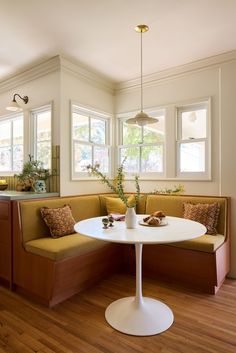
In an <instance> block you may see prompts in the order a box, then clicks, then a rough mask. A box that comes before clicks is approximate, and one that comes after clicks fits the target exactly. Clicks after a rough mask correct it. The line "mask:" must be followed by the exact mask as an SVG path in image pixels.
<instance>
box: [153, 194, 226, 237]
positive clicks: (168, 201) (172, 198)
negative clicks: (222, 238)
mask: <svg viewBox="0 0 236 353" xmlns="http://www.w3.org/2000/svg"><path fill="white" fill-rule="evenodd" d="M184 202H190V203H194V204H196V203H214V202H218V203H219V204H220V215H219V220H218V225H217V227H216V229H217V231H218V233H219V234H223V235H226V222H225V219H226V216H225V215H226V212H227V210H226V198H223V197H211V196H197V195H196V196H188V195H186V196H185V195H148V197H147V202H146V213H147V214H151V213H153V212H155V211H157V210H162V211H163V212H164V213H165V214H166V215H167V216H174V217H183V204H184Z"/></svg>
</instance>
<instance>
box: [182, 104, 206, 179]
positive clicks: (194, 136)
mask: <svg viewBox="0 0 236 353" xmlns="http://www.w3.org/2000/svg"><path fill="white" fill-rule="evenodd" d="M208 110H209V109H208V102H203V103H198V104H195V105H189V106H184V107H179V108H177V129H178V134H177V136H178V139H177V153H178V156H177V161H178V163H177V168H178V171H177V174H178V176H183V177H184V176H186V177H190V178H191V177H194V175H196V176H197V177H198V178H199V177H200V178H201V177H203V178H205V177H209V169H210V168H209V139H210V137H209V113H208Z"/></svg>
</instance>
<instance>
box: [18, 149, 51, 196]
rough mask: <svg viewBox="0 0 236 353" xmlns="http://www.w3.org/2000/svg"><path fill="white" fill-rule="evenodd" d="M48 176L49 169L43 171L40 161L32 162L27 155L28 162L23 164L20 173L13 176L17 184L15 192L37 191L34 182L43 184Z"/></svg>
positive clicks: (30, 156) (30, 157) (31, 157)
mask: <svg viewBox="0 0 236 353" xmlns="http://www.w3.org/2000/svg"><path fill="white" fill-rule="evenodd" d="M49 176H50V172H49V169H45V168H44V167H43V163H42V162H41V161H39V160H34V159H33V156H32V155H29V160H28V161H27V162H25V163H24V165H23V169H22V172H21V173H19V174H15V177H16V178H17V179H18V182H19V183H18V184H17V186H16V189H17V191H30V190H34V191H37V190H36V182H38V181H39V180H41V181H44V182H45V181H46V180H47V179H48V178H49ZM43 192H45V191H43Z"/></svg>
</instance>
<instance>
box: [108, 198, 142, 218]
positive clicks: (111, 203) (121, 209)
mask: <svg viewBox="0 0 236 353" xmlns="http://www.w3.org/2000/svg"><path fill="white" fill-rule="evenodd" d="M134 201H135V199H134V195H131V196H129V197H128V204H129V205H132V204H133V203H134ZM106 208H107V214H111V213H119V214H125V212H126V206H125V204H124V202H123V201H122V200H121V199H119V198H118V197H117V198H116V197H106Z"/></svg>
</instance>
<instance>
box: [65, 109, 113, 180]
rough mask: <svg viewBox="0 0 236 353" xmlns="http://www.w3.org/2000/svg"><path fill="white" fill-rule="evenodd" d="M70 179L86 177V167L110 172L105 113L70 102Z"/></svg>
mask: <svg viewBox="0 0 236 353" xmlns="http://www.w3.org/2000/svg"><path fill="white" fill-rule="evenodd" d="M71 111H72V121H71V128H72V131H71V135H72V179H78V178H88V172H87V169H86V167H87V166H88V165H92V166H95V165H96V164H97V163H99V165H100V170H101V172H102V173H104V174H107V175H109V174H110V169H111V168H110V159H111V158H110V154H111V151H110V136H109V134H110V122H109V118H108V116H107V115H105V114H101V113H99V112H96V111H92V110H89V109H86V108H82V107H80V106H78V105H76V104H72V108H71Z"/></svg>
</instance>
